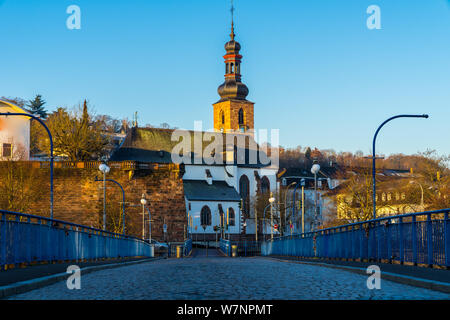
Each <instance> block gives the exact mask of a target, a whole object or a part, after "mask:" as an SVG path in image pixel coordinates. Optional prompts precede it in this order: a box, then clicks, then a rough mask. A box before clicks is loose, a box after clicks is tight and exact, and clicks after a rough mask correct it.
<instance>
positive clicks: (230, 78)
mask: <svg viewBox="0 0 450 320" xmlns="http://www.w3.org/2000/svg"><path fill="white" fill-rule="evenodd" d="M240 50H241V45H240V44H239V42H237V41H236V40H235V33H234V22H233V21H232V22H231V34H230V41H228V42H227V43H226V44H225V51H226V53H225V55H224V56H223V58H224V60H225V81H224V83H223V84H221V85H220V86H219V87H218V90H217V91H218V94H219V96H220V99H219V100H218V101H217V102H215V103H214V104H213V119H214V132H204V131H186V130H174V129H161V128H139V127H137V126H135V127H133V128H132V129H131V130H130V131H129V133H128V134H127V137H126V138H125V140H124V141H123V143H122V145H121V146H120V148H118V149H117V150H116V151H115V152H114V153H113V154H112V156H111V158H110V161H136V162H146V163H149V162H151V163H156V164H178V165H180V166H181V167H182V170H181V176H182V183H183V192H184V201H185V208H186V221H187V224H186V226H187V228H186V230H185V232H186V233H187V234H190V235H191V236H192V237H193V239H199V240H202V239H203V238H207V239H210V240H213V239H215V237H216V236H217V232H221V233H222V235H223V234H224V233H226V235H227V237H229V238H232V239H238V238H239V237H241V236H245V235H251V234H255V231H256V226H255V222H254V221H255V212H254V211H255V208H254V201H255V199H256V197H257V196H258V195H261V194H270V192H271V191H273V190H275V189H276V188H277V178H276V174H277V172H278V165H277V163H276V164H275V163H272V162H274V161H272V159H271V158H270V157H269V155H268V152H266V150H263V148H261V147H260V146H259V145H258V144H257V143H256V141H255V140H254V129H255V126H254V103H253V102H251V101H248V100H247V99H246V98H247V95H248V93H249V90H248V88H247V86H246V85H245V84H244V83H242V81H241V60H242V55H240V53H239V52H240ZM180 140H181V142H180ZM158 214H159V215H164V212H159V213H158ZM259 218H261V217H259ZM218 230H220V231H218Z"/></svg>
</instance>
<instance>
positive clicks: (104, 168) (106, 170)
mask: <svg viewBox="0 0 450 320" xmlns="http://www.w3.org/2000/svg"><path fill="white" fill-rule="evenodd" d="M98 169H99V170H100V171H101V172H103V173H108V172H109V170H110V169H109V167H108V166H107V165H106V164H105V163H102V164H101V165H99V166H98Z"/></svg>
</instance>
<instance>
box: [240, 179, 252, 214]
mask: <svg viewBox="0 0 450 320" xmlns="http://www.w3.org/2000/svg"><path fill="white" fill-rule="evenodd" d="M239 195H240V196H241V199H242V202H243V206H242V209H241V210H242V212H243V213H244V214H245V215H246V216H248V214H249V213H250V181H249V180H248V178H247V176H246V175H245V174H244V175H242V176H241V178H240V179H239Z"/></svg>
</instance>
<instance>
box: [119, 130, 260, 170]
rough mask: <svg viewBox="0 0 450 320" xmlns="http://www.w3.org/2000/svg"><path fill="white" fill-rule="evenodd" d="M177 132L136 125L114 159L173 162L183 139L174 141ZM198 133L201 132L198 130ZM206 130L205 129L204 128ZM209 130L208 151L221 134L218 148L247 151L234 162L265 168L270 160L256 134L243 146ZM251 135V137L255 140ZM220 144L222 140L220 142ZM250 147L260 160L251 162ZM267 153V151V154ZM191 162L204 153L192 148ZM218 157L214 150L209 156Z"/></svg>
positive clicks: (221, 134)
mask: <svg viewBox="0 0 450 320" xmlns="http://www.w3.org/2000/svg"><path fill="white" fill-rule="evenodd" d="M173 132H174V129H161V128H137V127H134V128H132V129H131V130H130V131H129V132H128V134H127V136H126V138H125V140H124V141H123V143H122V145H121V146H120V147H119V148H118V149H116V150H115V151H114V153H113V154H112V155H111V158H110V161H127V160H128V161H141V162H153V163H172V157H171V152H172V150H173V149H174V147H175V146H176V145H178V144H179V143H180V141H182V140H181V139H180V140H179V141H172V133H173ZM184 132H185V133H186V134H187V135H190V137H191V138H190V140H191V151H195V149H194V133H196V132H194V131H188V130H185V131H184ZM197 133H198V132H197ZM203 133H205V132H203ZM207 133H208V134H211V135H212V136H213V139H211V141H202V154H203V153H204V150H205V148H207V147H208V146H209V149H207V150H212V149H213V148H212V147H211V146H210V144H211V143H214V142H215V141H216V137H218V141H220V139H219V138H221V140H222V146H221V147H218V148H217V149H221V150H222V152H224V151H225V150H227V149H228V150H230V148H231V150H233V148H235V150H236V154H237V155H239V154H240V153H243V154H244V157H245V158H243V159H239V161H238V159H235V160H234V163H235V164H236V165H237V166H241V167H250V168H261V167H266V166H267V165H266V164H263V163H262V161H261V159H260V154H259V152H258V150H259V146H258V145H257V144H256V142H255V141H254V140H253V138H252V137H250V136H248V135H245V137H246V138H245V139H247V143H246V144H245V145H244V146H243V147H242V148H239V147H234V143H235V142H234V139H232V140H233V142H232V143H231V144H227V137H231V135H230V134H228V133H220V132H214V133H211V132H207ZM233 136H240V137H244V135H242V134H239V133H236V134H233ZM248 139H251V143H249V142H250V141H249V140H248ZM218 146H220V144H218ZM250 151H252V152H256V153H257V161H256V163H250ZM264 155H265V154H264ZM190 156H191V157H190V159H191V161H190V163H187V164H194V159H195V158H197V157H200V155H197V154H195V153H194V152H191V154H190ZM213 157H214V154H211V155H210V156H209V159H211V160H212V158H213ZM223 158H224V162H225V159H226V158H225V155H224V156H223ZM202 164H206V162H205V159H202ZM216 165H223V163H220V164H216Z"/></svg>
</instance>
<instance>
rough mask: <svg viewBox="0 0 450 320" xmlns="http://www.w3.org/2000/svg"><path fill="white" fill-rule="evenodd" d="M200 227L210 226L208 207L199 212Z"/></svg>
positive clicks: (209, 210)
mask: <svg viewBox="0 0 450 320" xmlns="http://www.w3.org/2000/svg"><path fill="white" fill-rule="evenodd" d="M200 225H202V226H210V225H211V209H209V207H208V206H204V207H203V208H202V211H201V212H200Z"/></svg>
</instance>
